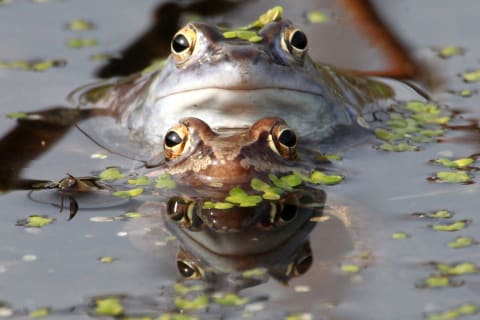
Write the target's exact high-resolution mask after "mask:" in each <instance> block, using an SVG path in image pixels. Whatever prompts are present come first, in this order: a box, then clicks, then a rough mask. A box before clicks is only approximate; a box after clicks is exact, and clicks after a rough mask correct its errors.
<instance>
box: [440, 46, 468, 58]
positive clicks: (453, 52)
mask: <svg viewBox="0 0 480 320" xmlns="http://www.w3.org/2000/svg"><path fill="white" fill-rule="evenodd" d="M460 54H463V49H462V48H460V47H457V46H446V47H443V48H441V49H440V50H438V55H439V56H440V58H443V59H447V58H450V57H453V56H457V55H460Z"/></svg>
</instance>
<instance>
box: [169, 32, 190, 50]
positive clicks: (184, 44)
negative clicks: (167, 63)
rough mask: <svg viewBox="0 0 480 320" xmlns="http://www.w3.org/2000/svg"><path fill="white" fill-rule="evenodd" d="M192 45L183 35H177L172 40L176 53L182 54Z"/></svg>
mask: <svg viewBox="0 0 480 320" xmlns="http://www.w3.org/2000/svg"><path fill="white" fill-rule="evenodd" d="M189 46H190V44H189V43H188V40H187V38H186V37H185V36H184V35H183V34H177V35H176V36H175V37H174V38H173V39H172V48H173V50H174V51H175V52H176V53H180V52H182V51H183V50H185V49H188V47H189Z"/></svg>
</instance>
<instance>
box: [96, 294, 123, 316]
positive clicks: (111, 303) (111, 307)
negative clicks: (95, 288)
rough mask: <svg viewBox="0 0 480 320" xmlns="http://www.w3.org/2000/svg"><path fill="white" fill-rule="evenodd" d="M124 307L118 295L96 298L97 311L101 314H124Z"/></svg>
mask: <svg viewBox="0 0 480 320" xmlns="http://www.w3.org/2000/svg"><path fill="white" fill-rule="evenodd" d="M123 312H124V308H123V306H122V304H121V302H120V299H119V298H117V297H106V298H98V299H97V300H95V313H96V314H98V315H101V316H110V317H116V316H120V315H122V314H123Z"/></svg>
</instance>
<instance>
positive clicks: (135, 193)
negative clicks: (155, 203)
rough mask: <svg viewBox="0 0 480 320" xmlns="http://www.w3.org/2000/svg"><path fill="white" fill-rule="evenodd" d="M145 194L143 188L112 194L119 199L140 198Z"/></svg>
mask: <svg viewBox="0 0 480 320" xmlns="http://www.w3.org/2000/svg"><path fill="white" fill-rule="evenodd" d="M142 193H143V188H134V189H130V190H120V191H115V192H112V196H114V197H118V198H133V197H138V196H139V195H141V194H142Z"/></svg>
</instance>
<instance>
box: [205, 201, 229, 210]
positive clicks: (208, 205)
mask: <svg viewBox="0 0 480 320" xmlns="http://www.w3.org/2000/svg"><path fill="white" fill-rule="evenodd" d="M234 206H235V205H234V204H233V203H230V202H222V201H219V202H213V201H205V202H204V203H203V204H202V208H203V209H218V210H228V209H231V208H233V207H234Z"/></svg>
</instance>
